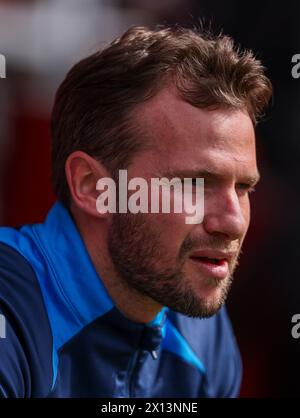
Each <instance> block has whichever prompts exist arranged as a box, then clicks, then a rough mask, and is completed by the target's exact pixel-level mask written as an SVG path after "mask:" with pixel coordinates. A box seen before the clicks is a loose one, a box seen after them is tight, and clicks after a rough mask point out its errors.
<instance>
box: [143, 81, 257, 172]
mask: <svg viewBox="0 0 300 418" xmlns="http://www.w3.org/2000/svg"><path fill="white" fill-rule="evenodd" d="M138 113H139V114H138V120H139V123H140V124H141V126H142V129H143V131H144V132H145V134H146V137H147V140H148V141H150V142H151V150H152V151H151V154H152V156H153V161H152V162H153V164H154V165H159V166H161V167H166V166H171V167H172V168H174V166H175V167H178V168H179V169H185V168H186V167H187V166H188V168H191V167H195V168H197V167H199V166H200V168H207V167H202V166H203V165H205V166H211V167H212V168H214V167H218V168H219V169H221V168H222V166H223V165H224V169H226V167H225V166H227V169H229V170H230V169H233V168H234V169H247V170H249V171H250V170H252V171H254V170H256V151H255V133H254V128H253V124H252V121H251V119H250V117H249V115H248V113H247V112H246V111H243V110H239V109H238V110H237V109H217V110H207V109H199V108H196V107H194V106H192V105H190V104H189V103H187V102H185V101H183V100H182V99H181V98H180V97H179V95H178V94H177V93H176V91H175V90H174V89H173V90H171V89H165V90H163V91H161V92H160V93H159V94H158V95H157V96H155V97H154V98H153V99H151V100H149V101H148V102H146V103H144V104H143V105H142V106H141V107H140V108H139V111H138ZM149 161H151V158H150V159H149ZM230 166H232V167H231V168H230ZM233 166H234V167H233ZM208 168H210V167H208Z"/></svg>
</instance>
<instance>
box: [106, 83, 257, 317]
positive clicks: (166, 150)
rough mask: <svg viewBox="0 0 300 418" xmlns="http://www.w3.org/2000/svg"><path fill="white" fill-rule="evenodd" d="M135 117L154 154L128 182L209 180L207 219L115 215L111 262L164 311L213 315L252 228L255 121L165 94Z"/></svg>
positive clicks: (134, 168)
mask: <svg viewBox="0 0 300 418" xmlns="http://www.w3.org/2000/svg"><path fill="white" fill-rule="evenodd" d="M136 118H137V123H138V124H139V125H141V126H143V130H144V131H145V135H146V137H147V141H150V143H151V150H148V151H145V152H141V153H140V154H137V155H136V156H135V158H134V159H133V162H132V164H131V165H130V167H128V180H129V179H130V178H132V177H142V178H144V179H146V180H147V181H148V183H149V184H150V179H151V178H161V177H168V178H170V179H171V178H173V177H180V178H181V179H184V178H197V177H198V178H199V177H201V178H204V219H203V222H202V223H200V224H194V225H189V224H186V222H185V219H186V215H187V214H186V213H184V212H183V213H181V214H179V213H169V214H167V213H159V214H151V213H148V214H147V213H143V214H142V213H139V214H131V213H127V214H112V215H111V216H112V222H111V224H110V228H109V242H108V246H109V251H110V255H111V258H112V261H113V263H114V266H115V268H116V270H117V272H118V274H119V276H120V278H121V279H122V280H125V281H126V282H127V284H128V285H129V286H131V287H132V288H134V289H135V290H137V291H138V292H140V293H142V294H143V295H146V296H148V297H150V298H152V299H153V300H155V301H156V302H158V303H159V304H161V305H162V306H168V307H169V308H171V309H173V310H175V311H178V312H181V313H183V314H185V315H188V316H193V317H207V316H211V315H213V314H214V313H215V312H216V311H217V310H218V309H219V308H220V307H221V306H222V304H223V303H224V301H225V299H226V295H227V293H228V290H229V288H230V284H231V282H232V274H233V271H234V269H235V267H236V265H237V261H238V256H239V252H240V249H241V245H242V242H243V240H244V237H245V234H246V232H247V229H248V226H249V220H250V206H249V195H248V194H249V193H248V192H249V190H250V188H251V186H252V185H253V183H254V182H255V181H256V180H257V178H258V172H257V166H256V152H255V135H254V129H253V125H252V122H251V119H250V117H249V115H248V114H247V113H246V112H244V111H242V110H228V109H227V110H226V109H225V110H224V109H219V110H213V111H212V110H210V111H209V110H205V109H198V108H196V107H193V106H191V105H190V104H188V103H187V102H184V101H183V100H181V99H180V98H179V97H178V96H177V95H176V94H175V93H174V92H172V91H169V90H167V89H166V90H164V91H162V92H160V93H159V94H158V95H157V96H156V97H154V98H153V99H151V100H150V101H148V102H146V103H145V104H144V105H143V106H141V107H140V109H139V111H138V115H136ZM141 139H142V138H141Z"/></svg>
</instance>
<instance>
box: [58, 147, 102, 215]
mask: <svg viewBox="0 0 300 418" xmlns="http://www.w3.org/2000/svg"><path fill="white" fill-rule="evenodd" d="M65 173H66V178H67V182H68V185H69V190H70V194H71V199H72V203H73V204H74V205H75V206H76V207H77V208H79V209H80V210H82V211H83V212H85V213H87V214H89V215H92V216H95V217H97V218H99V217H103V216H105V215H103V214H100V213H99V212H98V211H97V207H96V201H97V197H98V195H99V192H97V190H96V184H97V182H98V180H99V179H100V178H102V177H110V174H109V173H108V171H107V170H106V169H105V167H104V166H103V164H101V162H99V161H97V160H96V159H95V158H93V157H91V156H90V155H88V154H86V153H85V152H83V151H75V152H73V153H72V154H70V155H69V157H68V158H67V160H66V164H65Z"/></svg>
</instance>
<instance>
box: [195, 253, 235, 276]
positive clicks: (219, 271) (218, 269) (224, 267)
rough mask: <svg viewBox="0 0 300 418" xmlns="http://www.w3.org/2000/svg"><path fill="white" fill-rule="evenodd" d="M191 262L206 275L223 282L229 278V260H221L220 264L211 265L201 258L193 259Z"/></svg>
mask: <svg viewBox="0 0 300 418" xmlns="http://www.w3.org/2000/svg"><path fill="white" fill-rule="evenodd" d="M191 260H192V261H193V262H194V263H195V264H196V265H197V266H198V267H199V268H200V269H201V270H202V271H203V272H204V273H206V274H209V275H210V276H214V277H215V278H217V279H220V280H223V279H225V278H226V277H227V276H228V273H229V268H228V262H227V260H221V261H219V263H218V264H214V263H210V262H209V261H205V260H202V259H201V258H197V257H191Z"/></svg>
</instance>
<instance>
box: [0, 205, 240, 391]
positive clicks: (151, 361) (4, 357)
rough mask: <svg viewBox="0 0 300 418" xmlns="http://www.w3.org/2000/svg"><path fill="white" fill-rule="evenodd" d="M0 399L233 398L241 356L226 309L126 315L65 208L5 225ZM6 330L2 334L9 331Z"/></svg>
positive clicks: (0, 273) (1, 237)
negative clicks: (145, 318) (206, 313)
mask: <svg viewBox="0 0 300 418" xmlns="http://www.w3.org/2000/svg"><path fill="white" fill-rule="evenodd" d="M0 314H1V315H3V316H2V317H1V318H2V319H3V318H5V331H6V333H5V335H2V338H0V397H201V396H209V397H212V396H213V397H233V396H236V395H237V394H238V391H239V386H240V380H241V362H240V356H239V352H238V349H237V346H236V342H235V338H234V336H233V333H232V329H231V325H230V322H229V320H228V317H227V314H226V311H225V308H222V309H221V310H220V311H219V312H218V313H217V314H216V315H214V316H213V317H211V318H209V319H205V320H201V319H192V318H188V317H186V316H184V315H181V314H178V313H175V312H172V311H171V310H168V309H167V308H164V309H162V311H161V312H160V313H159V314H158V315H157V317H156V318H155V320H153V321H152V322H150V323H148V324H140V323H134V322H132V321H130V320H128V319H127V318H126V317H125V316H124V315H123V314H122V313H121V312H120V311H119V310H118V309H117V308H116V306H115V305H114V303H113V301H112V300H111V298H110V297H109V295H108V293H107V292H106V290H105V287H104V285H103V284H102V282H101V278H100V277H99V276H98V275H97V273H96V271H95V269H94V266H93V264H92V262H91V260H90V258H89V255H88V253H87V251H86V248H85V246H84V244H83V241H82V239H81V237H80V234H79V232H78V230H77V228H76V226H75V224H74V223H73V220H72V217H71V216H70V214H69V212H68V210H67V209H66V208H65V207H64V206H63V205H61V204H60V203H56V204H55V205H54V207H53V208H52V209H51V211H50V212H49V214H48V217H47V219H46V221H45V223H43V224H36V225H26V226H23V227H21V228H19V229H14V228H0ZM4 336H5V338H3V337H4Z"/></svg>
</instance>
